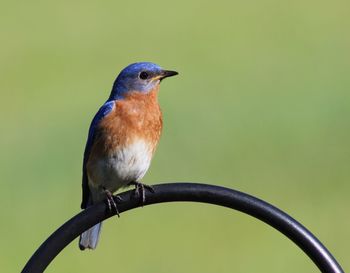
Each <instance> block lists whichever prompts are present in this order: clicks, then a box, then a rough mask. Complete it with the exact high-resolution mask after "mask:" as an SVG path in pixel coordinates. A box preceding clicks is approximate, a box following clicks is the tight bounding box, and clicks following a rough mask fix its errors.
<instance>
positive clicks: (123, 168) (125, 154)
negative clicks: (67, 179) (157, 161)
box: [89, 139, 152, 192]
mask: <svg viewBox="0 0 350 273" xmlns="http://www.w3.org/2000/svg"><path fill="white" fill-rule="evenodd" d="M151 158H152V150H151V147H150V146H149V145H148V144H147V143H146V142H145V141H144V140H142V139H141V140H140V139H138V140H136V141H134V142H133V143H132V144H129V145H128V146H125V147H123V148H119V149H117V150H116V151H114V152H113V153H112V154H111V155H109V156H106V157H104V158H99V159H98V160H96V162H95V164H93V165H94V166H91V167H92V168H91V171H92V172H93V175H92V176H91V178H93V180H96V181H89V182H90V184H92V186H94V187H96V186H97V185H98V186H102V187H104V188H106V189H108V190H109V191H111V192H115V191H116V190H118V189H119V188H121V187H123V186H126V185H127V184H128V183H130V182H132V181H138V180H140V179H141V178H142V177H143V176H144V175H145V173H146V172H147V170H148V168H149V166H150V163H151ZM89 180H90V179H89ZM97 180H98V181H97Z"/></svg>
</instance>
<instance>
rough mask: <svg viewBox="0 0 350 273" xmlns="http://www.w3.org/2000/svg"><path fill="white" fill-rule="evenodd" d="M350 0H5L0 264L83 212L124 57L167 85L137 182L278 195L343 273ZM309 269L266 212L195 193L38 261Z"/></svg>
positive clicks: (276, 200) (139, 267) (348, 205)
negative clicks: (89, 170) (102, 117)
mask: <svg viewBox="0 0 350 273" xmlns="http://www.w3.org/2000/svg"><path fill="white" fill-rule="evenodd" d="M349 8H350V4H349V1H342V0H335V1H316V0H314V1H312V0H310V1H277V0H269V1H243V0H239V1H171V2H170V1H167V2H166V1H139V2H137V1H129V2H127V1H123V2H118V1H103V2H102V1H66V0H64V1H19V2H18V1H2V2H1V9H0V29H1V43H0V70H1V71H0V91H1V100H0V111H1V112H0V124H1V141H0V149H1V155H0V162H1V164H0V166H1V167H0V168H1V171H0V176H1V178H0V183H1V192H2V197H1V199H0V207H1V215H2V225H1V227H0V234H1V235H0V236H1V237H0V238H1V248H0V259H1V272H19V271H20V269H21V268H22V267H23V266H24V264H25V262H26V261H27V260H28V258H29V257H30V256H31V254H32V253H33V252H34V251H35V249H36V248H37V247H38V246H39V244H40V243H41V242H42V241H43V240H44V239H46V238H47V237H48V236H49V234H51V233H52V232H53V231H54V230H55V229H56V228H57V227H58V226H60V225H61V224H62V223H63V222H65V221H66V220H67V219H69V218H70V217H71V216H73V215H74V214H76V213H78V212H79V205H80V197H81V189H80V183H81V164H82V154H83V149H84V145H85V141H86V136H87V130H88V126H89V123H90V121H91V119H92V117H93V115H94V114H95V112H96V111H97V109H98V107H99V106H100V105H101V104H102V103H103V102H104V100H105V99H106V98H107V96H108V95H109V92H110V89H111V86H112V83H113V81H114V78H115V76H116V75H117V74H118V73H119V71H120V70H121V69H122V68H123V67H124V66H126V65H127V64H129V63H132V62H136V61H152V62H156V63H158V64H160V65H161V66H163V67H164V68H168V69H174V70H178V71H179V72H180V75H179V76H178V77H176V78H171V79H169V80H166V81H164V82H163V83H162V88H161V93H160V102H161V105H162V109H163V113H164V121H165V128H164V131H163V136H162V139H161V143H160V145H159V147H158V151H157V153H156V156H155V158H154V160H153V163H152V166H151V168H150V170H149V172H148V174H147V175H146V177H145V178H144V180H143V181H144V182H146V183H149V184H152V183H160V182H170V181H195V182H205V183H213V184H217V185H223V186H227V187H231V188H235V189H238V190H242V191H245V192H248V193H250V194H253V195H256V196H258V197H260V198H263V199H265V200H266V201H268V202H270V203H272V204H275V205H277V206H278V207H280V208H281V209H283V210H285V211H286V212H288V213H289V214H291V215H292V216H293V217H295V218H296V219H297V220H299V221H301V222H302V223H303V224H304V225H305V226H306V227H308V228H309V229H310V230H311V231H312V232H313V233H314V234H315V235H316V236H317V237H318V238H319V239H320V240H321V241H322V242H323V243H324V244H325V245H326V246H327V247H328V248H329V250H330V251H331V252H332V253H333V254H334V255H335V257H336V258H337V259H338V261H339V262H340V263H341V264H342V266H343V267H344V269H345V270H346V271H347V270H350V259H349V253H350V249H349V244H350V239H349V231H350V219H349V212H350V198H349V193H350V184H349V178H350V166H349V162H350V93H349V88H350V77H349V71H350V34H349V28H350V16H349ZM102 270H103V271H104V272H107V271H108V272H124V273H128V272H167V273H173V272H174V273H178V272H318V270H317V269H316V267H315V266H314V265H313V264H312V262H311V261H310V260H309V259H308V258H307V256H306V255H304V254H303V253H302V251H301V250H299V249H298V248H297V247H296V246H295V245H294V244H293V243H292V242H290V241H289V240H288V239H286V238H285V237H284V236H282V235H281V234H280V233H278V232H276V231H274V230H273V229H272V228H270V227H268V226H267V225H265V224H263V223H260V222H259V221H257V220H255V219H253V218H251V217H249V216H246V215H243V214H241V213H239V212H234V211H231V210H228V209H224V208H219V207H215V206H209V205H202V204H189V203H183V204H165V205H158V206H152V207H145V208H143V209H137V210H134V211H131V212H128V213H125V214H123V215H122V217H121V218H120V219H117V218H113V219H110V220H108V221H107V222H106V223H105V225H104V229H103V233H102V237H101V241H100V244H99V246H98V248H97V249H96V251H85V252H80V251H79V250H78V247H77V242H76V241H75V242H74V243H72V244H71V245H70V246H68V247H67V248H66V249H65V250H64V251H63V252H62V253H61V254H60V255H59V256H58V257H57V258H56V259H55V260H54V262H53V263H52V264H51V265H50V266H49V268H48V269H47V272H51V273H53V272H85V273H88V272H101V271H102Z"/></svg>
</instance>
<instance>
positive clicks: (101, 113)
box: [81, 101, 115, 208]
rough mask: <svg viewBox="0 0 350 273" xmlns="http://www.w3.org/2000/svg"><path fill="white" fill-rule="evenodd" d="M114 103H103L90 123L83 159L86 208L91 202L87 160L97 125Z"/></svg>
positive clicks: (84, 204) (83, 202)
mask: <svg viewBox="0 0 350 273" xmlns="http://www.w3.org/2000/svg"><path fill="white" fill-rule="evenodd" d="M114 105H115V102H114V101H107V102H106V103H105V104H103V105H102V107H101V108H100V109H99V110H98V112H97V113H96V115H95V117H94V118H93V120H92V122H91V124H90V128H89V134H88V139H87V142H86V146H85V151H84V160H83V181H82V187H83V198H82V200H83V201H82V203H81V207H82V208H86V207H87V206H88V205H89V202H90V200H89V196H90V190H89V185H88V178H87V173H86V163H87V160H88V159H89V156H90V152H91V147H92V145H93V143H94V140H95V131H96V127H97V126H98V124H99V122H100V121H101V120H102V119H103V118H104V117H105V116H107V115H108V114H109V113H110V112H111V111H112V110H113V108H114Z"/></svg>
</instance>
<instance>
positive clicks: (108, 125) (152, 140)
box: [92, 87, 162, 156]
mask: <svg viewBox="0 0 350 273" xmlns="http://www.w3.org/2000/svg"><path fill="white" fill-rule="evenodd" d="M158 90H159V87H157V88H155V89H154V90H152V91H151V92H149V93H147V94H143V93H140V92H131V93H130V94H128V95H127V96H126V97H125V98H124V99H122V100H118V101H116V103H115V108H114V110H113V111H112V112H111V113H110V114H109V115H107V116H106V117H105V118H104V119H103V120H102V121H101V123H100V125H99V126H98V128H97V137H96V141H95V145H94V147H93V148H92V150H95V151H94V152H97V154H101V153H102V154H104V155H106V154H110V153H112V152H113V151H115V150H116V149H118V147H125V146H126V145H128V144H131V143H132V142H133V141H135V140H137V139H140V138H141V139H143V140H144V141H146V142H147V143H149V145H150V149H151V152H152V154H153V153H154V151H155V148H156V146H157V144H158V141H159V138H160V135H161V131H162V112H161V110H160V107H159V104H158ZM96 149H97V150H98V151H97V150H96ZM97 154H95V156H96V155H97Z"/></svg>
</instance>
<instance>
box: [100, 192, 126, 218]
mask: <svg viewBox="0 0 350 273" xmlns="http://www.w3.org/2000/svg"><path fill="white" fill-rule="evenodd" d="M103 191H104V192H105V194H106V201H107V205H108V209H109V211H112V210H113V209H114V210H115V212H116V213H117V215H118V217H120V216H119V210H118V207H117V203H116V202H115V200H114V196H113V194H112V193H111V192H110V191H109V190H107V189H106V188H103ZM115 198H116V199H117V202H119V201H122V198H121V197H120V196H116V197H115Z"/></svg>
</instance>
